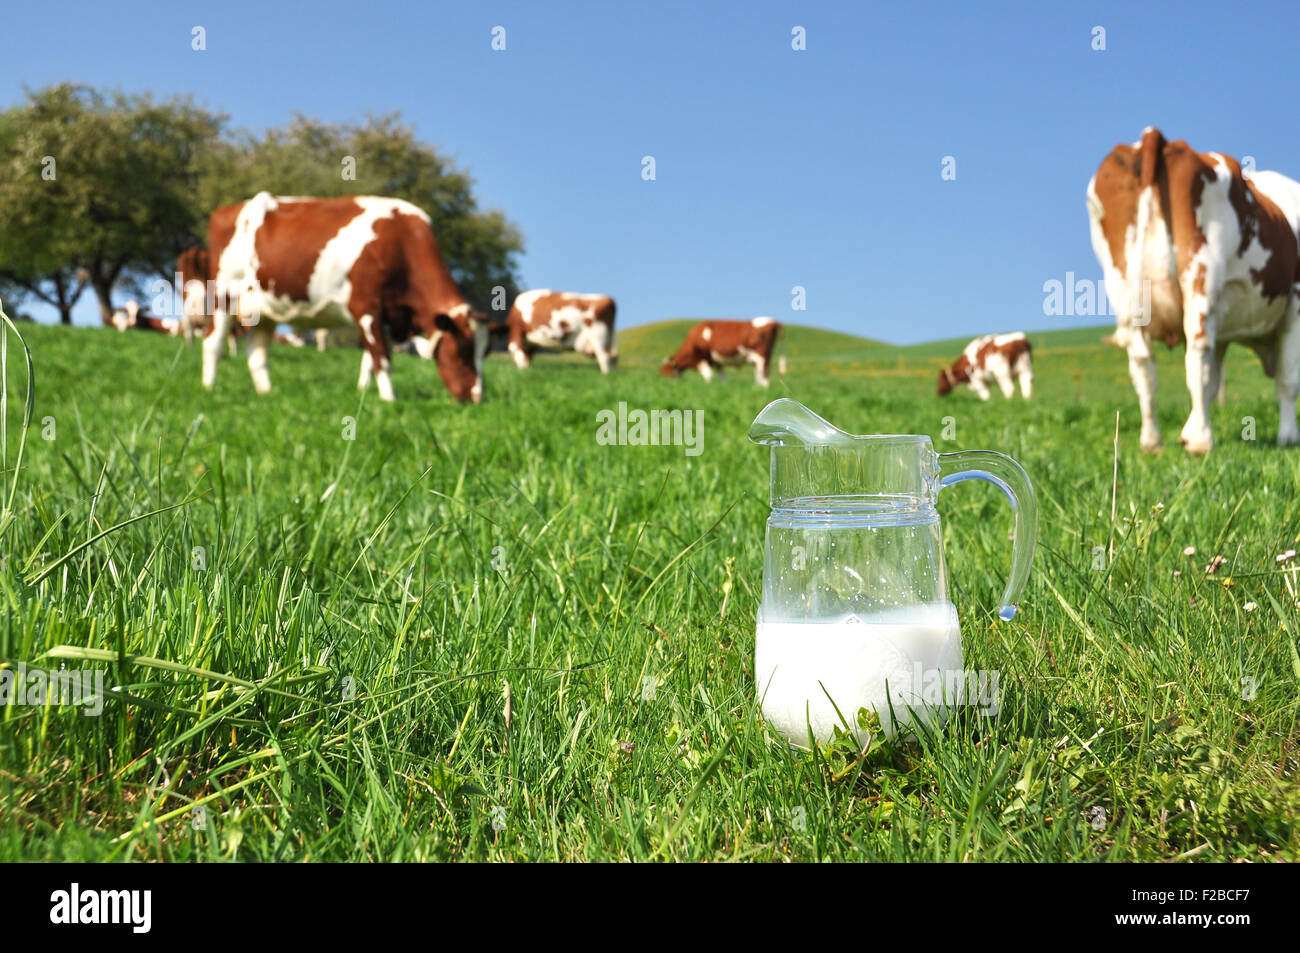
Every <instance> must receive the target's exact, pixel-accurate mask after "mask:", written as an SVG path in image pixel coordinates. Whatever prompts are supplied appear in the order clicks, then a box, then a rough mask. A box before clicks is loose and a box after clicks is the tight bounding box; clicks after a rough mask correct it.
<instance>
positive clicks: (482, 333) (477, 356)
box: [389, 319, 492, 404]
mask: <svg viewBox="0 0 1300 953" xmlns="http://www.w3.org/2000/svg"><path fill="white" fill-rule="evenodd" d="M470 328H471V330H472V331H473V332H474V386H473V387H471V388H470V390H469V399H470V400H472V401H473V402H474V403H476V404H477V403H478V402H479V401H481V400H482V399H483V363H484V362H485V361H486V360H487V352H488V347H489V346H490V345H491V343H492V338H491V331H490V330H489V329H488V324H487V322H486V321H476V320H473V319H471V320H470ZM389 399H390V400H391V399H392V398H391V397H390V398H389Z"/></svg>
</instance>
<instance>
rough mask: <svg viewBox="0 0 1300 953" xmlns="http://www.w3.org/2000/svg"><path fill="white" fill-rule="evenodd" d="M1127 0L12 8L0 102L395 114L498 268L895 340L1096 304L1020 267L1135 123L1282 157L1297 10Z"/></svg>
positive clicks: (1035, 260) (1293, 101)
mask: <svg viewBox="0 0 1300 953" xmlns="http://www.w3.org/2000/svg"><path fill="white" fill-rule="evenodd" d="M1137 6H1138V5H1136V4H1132V3H1081V4H1057V3H1051V4H1043V3H1036V4H1030V3H1025V4H1019V3H1001V4H992V5H984V4H970V3H962V4H952V5H944V4H926V3H915V4H895V5H890V6H888V7H886V6H884V5H878V4H872V5H870V6H868V5H865V4H830V3H758V2H751V3H744V4H712V3H701V2H698V0H696V2H693V3H682V4H671V3H659V2H656V3H650V4H630V3H621V2H620V3H609V2H605V3H590V4H586V3H562V4H547V3H540V2H530V3H472V2H471V3H466V2H463V0H462V2H459V3H454V4H444V3H437V2H434V3H418V4H417V3H388V2H384V0H368V2H365V3H359V2H355V0H346V2H338V0H317V2H314V3H311V4H302V3H292V4H284V5H280V4H275V3H270V2H261V3H244V2H239V0H224V2H222V3H216V4H214V3H203V4H185V3H181V2H175V0H173V2H169V3H166V4H131V3H115V4H100V3H95V4H93V5H92V4H86V3H75V4H61V5H60V7H59V10H60V15H59V17H58V19H57V23H56V22H55V21H54V20H53V19H52V18H51V16H50V15H49V14H48V13H47V12H46V11H47V10H48V9H49V8H48V7H45V6H42V5H40V4H23V5H21V6H15V5H10V6H9V8H8V9H7V10H6V12H5V15H4V19H5V21H6V24H5V33H6V35H7V36H8V37H10V38H11V40H12V41H13V42H10V43H9V44H7V45H6V51H5V56H4V60H3V65H0V102H3V103H5V104H11V103H14V102H16V101H17V100H18V99H19V98H20V96H21V92H22V89H23V87H24V86H27V87H39V86H43V85H46V84H48V83H53V82H58V81H64V80H73V81H78V82H84V83H90V84H93V85H97V86H109V87H114V86H117V87H122V88H124V89H127V90H132V91H143V90H152V91H154V92H156V93H159V94H162V95H167V94H173V93H191V94H193V95H194V96H195V98H196V99H197V100H198V101H199V102H200V103H202V104H204V105H207V106H209V107H211V108H213V109H216V110H219V111H223V112H226V113H228V114H230V116H231V117H232V120H233V122H234V123H235V124H236V125H239V126H243V127H247V128H250V129H261V128H262V127H265V126H267V125H279V124H281V123H283V122H285V121H286V120H288V119H289V118H290V117H291V116H292V115H293V113H294V112H295V111H296V112H301V113H304V114H307V115H313V116H319V117H321V118H325V119H332V120H342V119H351V118H357V117H360V116H362V115H364V114H365V113H366V112H376V113H386V112H390V111H393V110H400V111H401V113H402V114H403V116H404V118H405V119H406V121H408V122H410V123H412V124H413V125H414V126H415V127H416V129H417V131H418V133H419V135H420V136H421V137H422V138H424V139H426V140H428V141H429V142H432V143H434V144H436V145H437V146H439V147H440V148H441V149H442V150H443V151H445V152H446V153H447V154H449V155H451V156H453V157H454V158H455V159H456V160H457V161H458V162H459V163H460V164H461V165H463V166H464V167H465V168H467V169H468V170H469V171H470V173H471V174H472V175H473V176H474V178H475V179H476V182H477V194H478V197H479V199H480V202H481V203H482V204H483V205H486V206H494V207H499V208H501V209H503V210H504V211H505V212H506V213H507V215H509V217H510V218H511V219H512V220H513V221H514V222H515V223H516V224H517V225H518V226H519V227H520V228H521V230H522V231H523V233H524V235H525V238H526V241H527V252H526V254H525V256H524V257H523V259H522V278H523V286H524V287H553V288H565V289H571V290H575V291H602V292H607V293H610V294H613V295H614V296H615V297H616V298H617V299H618V303H619V321H620V324H621V325H623V326H628V325H633V324H640V323H644V322H647V321H654V320H658V319H661V318H666V317H676V316H692V317H693V316H754V315H759V314H770V315H773V316H775V317H777V318H778V319H779V320H782V321H792V322H795V323H801V324H813V325H819V326H823V327H829V328H835V329H839V330H843V331H849V332H852V333H856V334H862V335H865V336H868V337H875V338H882V339H885V340H889V341H893V342H898V343H908V342H914V341H920V340H926V339H932V338H939V337H951V336H960V335H967V334H969V335H974V334H976V333H980V332H983V331H989V330H1009V329H1018V328H1024V329H1048V328H1053V327H1066V326H1071V325H1079V324H1093V323H1101V322H1103V321H1104V320H1106V319H1105V318H1101V319H1096V318H1088V317H1082V318H1081V317H1078V316H1050V315H1046V314H1044V310H1043V300H1044V292H1043V284H1044V282H1046V281H1049V280H1051V279H1058V280H1062V281H1063V280H1064V279H1065V275H1066V272H1068V271H1073V272H1075V273H1076V274H1077V275H1079V276H1081V277H1087V278H1090V279H1096V278H1099V277H1100V269H1099V267H1098V265H1097V263H1096V261H1095V259H1094V257H1093V255H1092V250H1091V246H1090V243H1089V239H1088V223H1087V214H1086V212H1085V207H1084V198H1083V196H1084V189H1085V187H1086V185H1087V181H1088V178H1089V176H1090V175H1091V174H1092V173H1093V171H1094V170H1095V169H1096V167H1097V165H1098V163H1099V162H1100V161H1101V159H1102V157H1103V156H1104V155H1105V154H1106V152H1107V151H1108V150H1109V149H1110V147H1111V146H1112V145H1114V144H1115V143H1116V142H1119V141H1131V140H1133V139H1136V138H1137V137H1138V135H1139V133H1140V131H1141V129H1142V128H1143V126H1145V125H1147V124H1155V125H1158V126H1159V127H1160V128H1161V129H1162V130H1163V131H1164V132H1165V134H1166V135H1167V136H1169V137H1170V138H1183V139H1187V140H1188V141H1189V142H1190V143H1191V144H1192V145H1193V146H1194V147H1196V148H1198V149H1202V150H1206V149H1216V150H1220V151H1223V152H1227V153H1229V154H1232V155H1236V156H1238V157H1240V156H1242V155H1252V156H1254V157H1255V159H1256V163H1257V165H1258V167H1259V168H1275V169H1278V170H1279V171H1281V172H1284V173H1286V174H1289V175H1291V176H1293V177H1300V121H1297V118H1296V117H1297V110H1298V108H1300V107H1298V106H1297V103H1298V102H1300V100H1298V99H1297V94H1300V54H1298V53H1297V46H1296V44H1297V37H1300V5H1297V4H1296V3H1294V2H1293V0H1292V2H1282V0H1264V2H1257V3H1254V4H1251V5H1250V6H1249V8H1248V15H1246V14H1243V13H1238V12H1234V8H1232V7H1230V6H1225V5H1223V4H1222V3H1216V4H1213V5H1211V4H1208V3H1206V4H1200V3H1179V4H1177V5H1170V7H1171V9H1172V10H1174V11H1176V12H1171V13H1160V12H1156V11H1152V10H1137V9H1134V8H1135V7H1137ZM1142 6H1144V7H1145V6H1149V5H1142ZM1237 9H1241V8H1237ZM196 25H200V26H203V27H204V29H205V30H206V35H207V49H206V51H203V52H195V51H193V50H192V49H191V44H190V41H191V30H192V28H193V27H194V26H196ZM495 26H503V27H505V30H506V34H505V36H506V50H505V51H504V52H496V51H493V50H492V48H491V42H492V29H493V27H495ZM795 26H802V27H804V28H805V31H806V43H807V49H806V50H804V51H799V52H796V51H794V50H792V49H791V38H792V37H791V30H792V28H793V27H795ZM1095 26H1101V27H1104V28H1105V31H1106V34H1105V41H1106V49H1105V51H1103V52H1098V51H1094V50H1093V49H1092V48H1091V47H1092V40H1093V32H1092V31H1093V28H1094V27H1095ZM646 155H651V156H653V157H654V158H655V163H656V175H657V178H656V180H655V181H652V182H647V181H644V180H643V179H642V177H641V170H642V157H643V156H646ZM945 156H952V157H953V158H954V159H955V163H956V164H955V169H956V178H955V179H953V180H951V181H945V180H944V179H943V178H942V177H941V169H942V163H943V159H944V157H945ZM796 285H798V286H802V287H804V288H805V289H806V303H807V310H805V311H794V310H792V308H791V303H792V295H791V289H792V288H793V287H794V286H796ZM31 310H32V311H33V312H35V313H37V314H38V316H40V317H46V316H47V315H46V314H45V313H43V312H40V311H37V309H35V308H32V309H31ZM80 319H85V320H96V321H97V320H98V318H97V313H96V312H95V310H94V307H93V302H92V300H91V298H90V296H89V295H88V296H87V297H86V299H85V300H83V302H82V305H81V312H80V314H79V320H80Z"/></svg>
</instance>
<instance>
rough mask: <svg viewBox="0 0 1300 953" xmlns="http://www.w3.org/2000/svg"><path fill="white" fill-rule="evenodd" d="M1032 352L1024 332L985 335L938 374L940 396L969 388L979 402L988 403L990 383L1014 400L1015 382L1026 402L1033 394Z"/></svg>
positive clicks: (968, 345)
mask: <svg viewBox="0 0 1300 953" xmlns="http://www.w3.org/2000/svg"><path fill="white" fill-rule="evenodd" d="M1032 354H1033V348H1031V347H1030V346H1029V340H1028V338H1026V337H1025V332H1024V331H1016V332H1014V333H1012V334H985V335H984V336H983V337H978V338H976V339H975V340H973V341H971V342H970V343H969V344H967V345H966V350H964V351H962V352H961V357H959V358H957V360H955V361H953V363H952V366H951V367H945V368H944V369H943V370H941V371H940V372H939V396H940V397H944V396H947V395H948V394H949V393H951V392H952V389H953V388H954V387H956V386H957V385H958V384H969V385H970V389H971V390H973V391H974V392H975V393H976V394H978V395H979V398H980V400H988V399H989V381H991V380H992V381H996V382H997V385H998V388H999V389H1000V390H1001V391H1002V396H1004V397H1007V398H1011V397H1014V396H1015V393H1016V387H1015V381H1016V380H1019V381H1020V393H1021V395H1023V396H1024V398H1025V399H1026V400H1028V399H1029V395H1030V394H1032V393H1033V390H1034V359H1033V356H1032Z"/></svg>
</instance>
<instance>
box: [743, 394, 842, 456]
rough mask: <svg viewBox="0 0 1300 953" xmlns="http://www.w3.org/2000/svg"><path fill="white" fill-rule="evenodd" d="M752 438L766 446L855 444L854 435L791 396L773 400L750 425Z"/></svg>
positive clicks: (750, 436)
mask: <svg viewBox="0 0 1300 953" xmlns="http://www.w3.org/2000/svg"><path fill="white" fill-rule="evenodd" d="M749 439H750V440H752V441H753V442H754V443H759V444H762V445H763V446H766V447H790V446H803V447H832V446H851V445H852V444H853V441H854V437H853V434H850V433H845V432H844V431H843V430H841V429H840V428H839V427H836V426H835V425H834V424H832V423H831V422H830V421H828V420H824V419H823V418H821V417H819V416H817V415H816V414H814V413H813V412H812V411H811V410H809V409H808V408H807V407H805V406H804V405H803V404H801V403H799V402H798V401H797V400H792V399H791V398H789V397H782V398H780V399H779V400H774V401H772V403H770V404H768V405H767V406H766V407H764V408H763V409H762V410H761V411H759V414H758V416H757V417H755V418H754V422H753V423H752V424H750V425H749Z"/></svg>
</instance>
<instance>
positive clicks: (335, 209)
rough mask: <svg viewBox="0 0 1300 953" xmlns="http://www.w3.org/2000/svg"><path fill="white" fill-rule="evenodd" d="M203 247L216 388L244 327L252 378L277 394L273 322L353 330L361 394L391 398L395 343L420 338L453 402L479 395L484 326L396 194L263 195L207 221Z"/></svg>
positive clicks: (207, 381)
mask: <svg viewBox="0 0 1300 953" xmlns="http://www.w3.org/2000/svg"><path fill="white" fill-rule="evenodd" d="M208 250H209V256H210V265H211V266H212V267H213V268H214V270H215V274H214V275H213V276H212V280H213V284H214V288H213V292H214V294H213V297H215V306H214V308H213V322H212V328H211V329H210V331H209V334H208V336H207V338H206V339H205V340H204V344H203V385H204V386H205V387H211V386H212V385H213V383H214V382H215V380H216V373H217V360H218V358H219V357H220V355H221V346H222V343H221V342H222V341H223V340H224V339H225V337H226V334H227V330H228V328H229V326H230V323H231V321H232V320H239V321H241V322H242V323H244V324H246V325H248V326H249V329H250V331H249V333H250V342H249V349H248V350H249V353H248V370H249V373H250V374H251V375H252V378H253V387H254V388H255V389H256V390H257V392H258V393H266V392H267V391H269V390H270V389H271V378H270V375H269V374H268V373H267V367H266V364H267V346H268V344H269V343H270V342H271V339H272V336H273V334H274V331H275V326H276V324H277V323H284V324H288V325H290V326H291V327H293V328H294V329H302V328H311V329H319V328H325V329H328V328H334V327H347V326H350V325H352V324H355V325H356V326H357V327H358V328H359V329H360V331H361V337H362V341H363V343H364V345H365V352H364V354H363V355H362V358H361V376H360V378H359V380H358V386H359V387H361V388H362V389H364V388H365V387H367V386H368V385H369V383H370V379H371V376H372V375H373V376H374V377H375V380H376V384H377V385H378V388H379V396H380V398H381V399H382V400H392V399H393V384H392V379H391V377H390V374H389V371H390V369H391V362H390V359H389V351H388V339H389V338H390V337H391V338H392V339H393V340H395V341H405V340H407V339H408V338H410V337H411V336H412V335H421V336H423V337H424V338H426V339H427V341H428V346H427V349H425V351H424V356H426V357H431V358H434V359H435V360H436V362H437V366H438V374H439V376H441V377H442V380H443V383H444V384H445V385H446V386H447V390H448V391H450V392H451V395H452V396H453V397H454V398H456V399H457V400H461V401H464V400H472V401H474V402H475V403H478V402H479V401H480V400H481V399H482V397H483V377H482V367H483V355H484V353H485V352H486V350H487V319H486V318H485V317H484V316H483V315H481V314H477V313H475V312H473V311H471V309H470V306H469V304H468V303H467V302H466V301H465V297H464V295H462V294H461V292H460V289H459V288H458V287H457V286H456V282H455V281H454V280H453V279H452V277H451V272H450V271H448V269H447V266H446V264H445V263H444V262H443V260H442V255H441V253H440V252H439V250H438V242H437V239H435V238H434V236H433V230H432V229H431V228H430V226H429V216H428V215H427V214H425V212H424V211H422V210H421V209H419V208H417V207H416V206H415V205H412V204H411V203H410V202H406V201H403V200H401V199H394V198H379V197H374V196H357V197H347V198H332V199H317V198H296V197H295V198H286V197H275V196H272V195H271V194H269V193H267V192H260V193H258V194H257V195H255V196H254V197H253V198H251V199H248V200H247V201H245V202H239V203H237V204H235V205H228V206H225V207H224V208H220V209H217V210H216V211H215V212H213V213H212V217H211V219H210V221H209V223H208Z"/></svg>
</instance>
